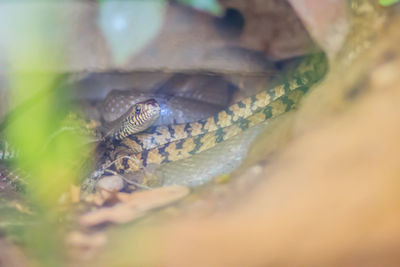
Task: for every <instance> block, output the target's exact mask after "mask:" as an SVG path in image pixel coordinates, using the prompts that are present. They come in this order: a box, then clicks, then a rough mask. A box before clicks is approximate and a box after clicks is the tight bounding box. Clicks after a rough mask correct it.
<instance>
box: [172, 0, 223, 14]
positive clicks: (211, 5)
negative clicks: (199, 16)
mask: <svg viewBox="0 0 400 267" xmlns="http://www.w3.org/2000/svg"><path fill="white" fill-rule="evenodd" d="M178 1H179V2H181V3H184V4H187V5H189V6H191V7H193V8H195V9H198V10H201V11H206V12H208V13H211V14H213V15H221V14H222V7H221V6H220V4H219V3H218V1H217V0H178Z"/></svg>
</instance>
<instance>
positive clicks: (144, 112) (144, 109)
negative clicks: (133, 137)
mask: <svg viewBox="0 0 400 267" xmlns="http://www.w3.org/2000/svg"><path fill="white" fill-rule="evenodd" d="M159 116H160V106H159V105H158V103H157V101H156V100H154V99H149V100H146V101H142V102H139V103H136V104H135V105H133V106H132V107H131V110H130V115H129V117H130V119H131V120H132V122H133V123H134V124H136V125H141V124H147V123H148V121H152V124H153V123H154V121H155V120H156V119H158V117H159ZM149 126H150V125H149Z"/></svg>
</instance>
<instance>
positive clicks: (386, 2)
mask: <svg viewBox="0 0 400 267" xmlns="http://www.w3.org/2000/svg"><path fill="white" fill-rule="evenodd" d="M398 2H399V0H379V4H381V5H382V6H391V5H393V4H395V3H398Z"/></svg>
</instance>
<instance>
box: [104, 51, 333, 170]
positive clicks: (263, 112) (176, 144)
mask: <svg viewBox="0 0 400 267" xmlns="http://www.w3.org/2000/svg"><path fill="white" fill-rule="evenodd" d="M325 70H326V61H325V58H324V57H321V55H319V56H317V57H311V58H309V59H308V60H306V61H305V62H304V61H303V63H302V64H300V66H299V68H298V71H297V72H296V73H295V74H294V75H293V76H292V77H293V78H292V79H290V80H288V81H287V82H284V83H282V84H280V85H278V86H276V87H274V88H272V89H267V90H264V91H261V92H260V93H258V94H256V95H254V96H251V97H248V98H245V99H243V100H242V101H240V102H238V103H235V104H233V105H231V106H230V107H228V108H227V109H225V110H223V111H221V112H219V113H217V114H216V115H214V116H212V117H209V118H207V119H204V120H200V121H197V122H192V123H185V124H177V125H168V126H158V127H152V128H150V129H148V130H147V131H146V132H144V133H140V134H136V135H131V136H128V137H127V138H124V139H123V140H122V141H114V142H113V144H112V145H111V146H110V148H109V149H108V151H107V152H106V155H105V159H106V161H107V162H111V165H110V166H109V167H108V169H107V170H109V171H110V172H118V173H121V174H123V173H127V172H135V171H139V170H141V169H143V168H145V167H146V166H148V165H150V164H156V165H159V164H164V163H168V162H171V161H177V160H181V159H185V158H187V157H190V156H191V155H194V154H196V153H200V152H202V151H205V150H207V149H210V148H212V147H213V146H215V145H216V144H218V143H220V142H222V141H224V140H227V139H229V138H230V137H233V136H235V135H237V134H238V133H240V132H242V131H244V130H246V129H248V128H249V127H252V126H254V125H256V124H259V123H261V122H263V121H265V120H267V119H270V118H273V117H276V116H278V115H280V114H282V113H284V112H286V111H288V110H291V109H292V108H293V107H294V106H295V104H296V103H297V102H298V101H299V99H300V98H301V97H302V96H303V94H304V93H305V92H306V91H307V90H308V88H309V87H310V86H311V85H312V84H314V83H315V82H317V81H318V80H319V79H320V78H321V77H322V76H323V74H324V73H325Z"/></svg>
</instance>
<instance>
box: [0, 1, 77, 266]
mask: <svg viewBox="0 0 400 267" xmlns="http://www.w3.org/2000/svg"><path fill="white" fill-rule="evenodd" d="M54 7H55V3H52V2H46V1H44V2H26V1H23V2H5V3H4V2H2V3H0V17H1V23H0V36H1V38H0V40H1V41H0V45H1V47H2V49H4V50H5V52H6V53H5V54H6V55H7V63H8V64H9V65H8V68H9V69H8V72H9V73H11V74H12V75H10V76H9V84H10V88H9V89H10V93H11V101H13V102H14V104H13V105H12V106H18V105H20V104H21V103H23V102H24V101H26V100H27V99H30V98H31V97H32V96H37V95H40V98H37V99H35V102H34V103H32V105H30V106H29V108H27V109H26V110H24V112H20V113H19V114H18V116H15V117H13V120H12V121H11V122H9V125H8V127H7V128H6V129H5V131H6V132H5V134H6V136H7V138H8V140H9V141H10V143H12V144H13V145H14V146H15V147H17V148H18V150H19V157H18V158H17V161H16V165H17V166H16V167H20V168H22V169H23V170H24V171H25V172H26V173H28V174H29V177H28V178H29V180H28V181H27V182H28V188H27V195H26V197H27V198H28V201H29V202H30V203H31V204H32V206H33V207H34V213H35V220H34V221H35V222H34V223H32V224H29V225H28V224H27V225H26V226H25V227H23V228H22V229H21V230H20V236H21V239H22V240H23V242H24V243H25V245H26V247H27V248H28V250H30V251H31V252H32V254H33V255H34V256H35V258H37V259H38V260H40V262H41V263H43V265H46V266H60V264H59V260H60V258H61V256H62V254H63V251H64V250H63V249H62V245H61V244H62V242H60V240H61V235H60V234H61V233H62V225H61V224H60V223H59V220H60V219H59V218H58V216H59V215H58V214H57V212H56V208H57V205H58V202H57V201H58V199H59V197H60V195H61V194H62V193H63V192H65V191H67V189H68V188H69V187H70V184H71V183H72V181H74V180H76V179H77V177H78V175H79V173H78V168H76V164H77V163H80V162H81V161H82V160H83V157H82V155H84V154H85V153H82V149H81V148H80V147H79V146H78V144H80V143H81V140H80V136H79V135H78V134H77V133H75V132H74V131H66V132H65V133H63V132H61V133H62V134H59V135H56V136H55V135H54V134H55V133H57V131H59V130H60V129H62V127H63V121H64V120H65V117H66V114H67V111H68V110H69V109H70V108H71V106H70V104H69V103H68V99H70V98H69V93H70V92H69V90H68V88H61V87H59V86H56V84H57V82H56V81H57V79H58V76H57V74H56V73H43V72H39V71H38V69H41V68H40V67H41V66H49V68H47V69H54V68H53V67H56V66H59V65H60V64H63V60H62V58H59V56H60V55H62V54H63V53H62V49H64V47H63V46H62V44H63V38H64V36H66V35H67V34H66V32H67V30H68V29H67V27H68V25H65V24H63V23H60V20H59V18H60V17H61V14H60V13H59V12H56V10H59V9H57V8H54ZM11 25H12V26H11ZM56 55H58V56H56ZM22 70H24V71H22Z"/></svg>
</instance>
